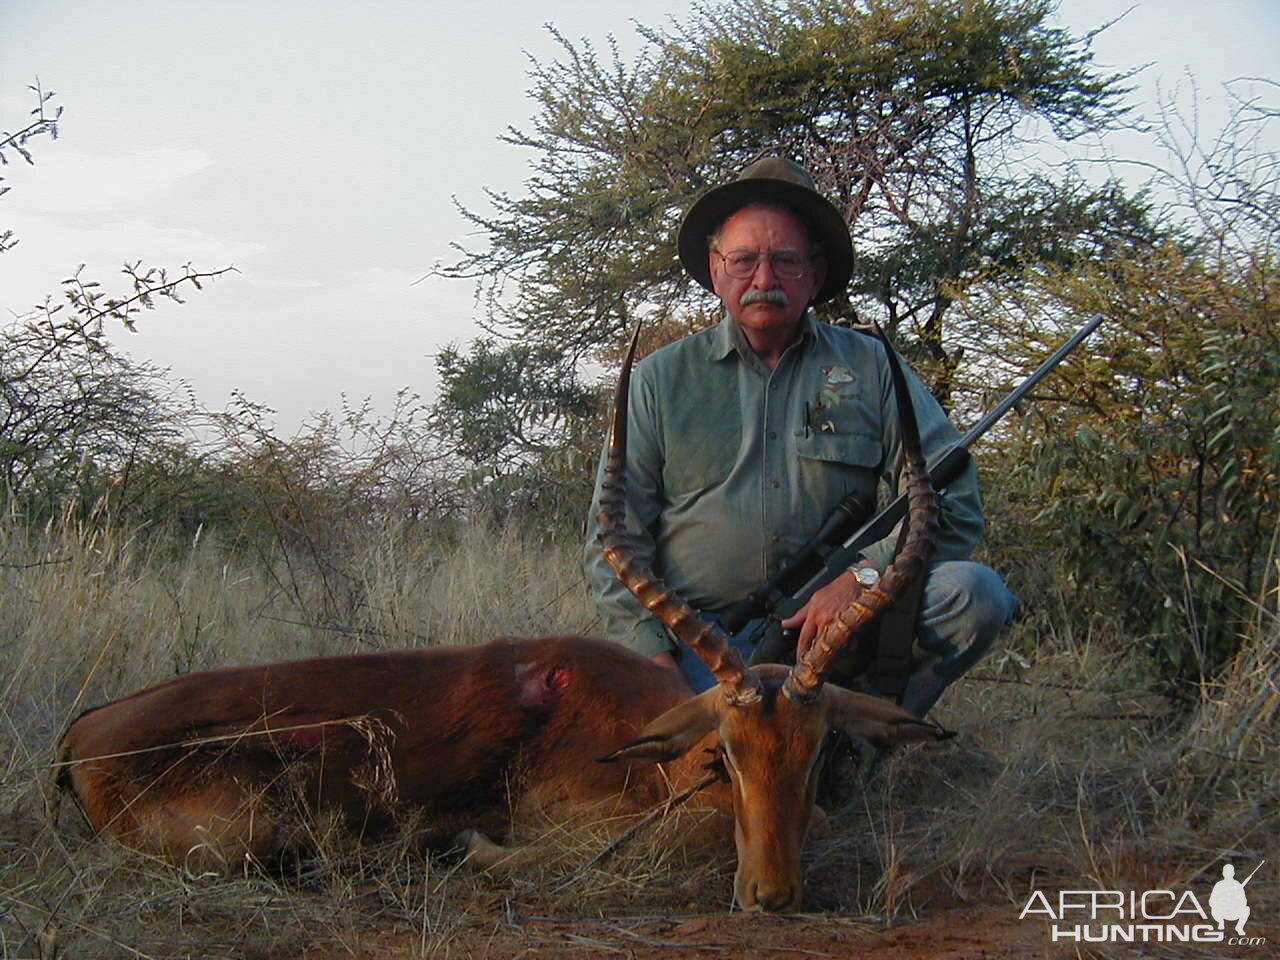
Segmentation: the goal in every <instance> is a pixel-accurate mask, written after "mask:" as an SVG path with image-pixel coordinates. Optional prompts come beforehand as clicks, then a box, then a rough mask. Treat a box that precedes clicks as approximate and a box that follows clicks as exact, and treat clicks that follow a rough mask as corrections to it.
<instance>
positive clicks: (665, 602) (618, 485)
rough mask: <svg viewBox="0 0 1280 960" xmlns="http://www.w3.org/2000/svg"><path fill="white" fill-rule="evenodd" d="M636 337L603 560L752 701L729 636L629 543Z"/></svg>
mask: <svg viewBox="0 0 1280 960" xmlns="http://www.w3.org/2000/svg"><path fill="white" fill-rule="evenodd" d="M639 340H640V328H639V327H638V326H637V327H636V332H635V334H634V335H633V336H632V338H631V346H630V348H629V349H628V350H627V359H626V361H625V362H624V363H623V365H622V373H621V375H620V376H619V377H618V391H617V393H616V394H615V395H614V399H613V424H612V426H611V427H610V429H609V455H608V457H607V459H606V460H605V467H604V479H603V481H602V482H601V485H600V513H599V514H598V516H597V519H598V522H599V524H600V533H599V535H598V536H597V539H598V540H599V542H600V546H601V547H602V548H603V551H604V558H605V560H606V561H607V562H608V564H609V566H611V567H612V568H613V571H614V573H616V574H617V575H618V579H619V580H620V581H621V582H622V584H623V585H624V586H625V587H626V588H627V589H628V590H630V591H631V592H632V593H633V594H634V595H635V597H636V599H637V600H639V601H640V602H641V603H642V604H644V606H645V609H647V610H648V611H649V612H650V613H652V614H653V615H654V616H655V617H657V618H658V619H659V620H661V621H662V622H663V623H664V624H666V625H667V629H669V630H670V631H671V632H672V633H673V634H675V636H676V638H677V639H679V640H680V642H681V643H683V644H684V645H685V646H687V647H688V648H689V649H690V650H692V651H693V652H694V653H695V654H697V655H698V657H699V658H700V659H701V660H702V662H703V663H705V664H706V665H707V669H708V670H710V671H711V675H712V676H713V677H715V678H716V680H717V681H718V682H719V683H720V684H721V685H722V686H723V687H724V688H725V691H726V694H727V695H728V698H729V700H730V702H731V703H735V704H747V703H752V702H754V701H756V700H758V699H760V681H759V680H758V679H757V678H756V675H755V674H754V673H752V672H751V670H749V669H748V668H747V665H746V664H745V663H744V662H743V660H742V657H741V655H739V653H738V651H737V650H735V649H734V648H733V646H732V645H730V643H729V637H728V635H727V634H726V633H725V632H724V631H723V630H721V629H720V628H719V627H718V626H716V624H714V623H712V622H710V621H708V620H705V619H703V618H702V617H700V616H699V615H698V614H697V612H696V611H695V610H694V609H693V608H692V607H690V606H689V604H687V603H686V602H685V601H684V600H683V599H682V598H681V597H680V596H679V595H678V594H676V593H675V592H674V591H672V590H670V589H668V587H667V585H666V584H664V583H663V582H662V580H661V579H659V578H658V577H657V576H656V575H655V574H654V572H653V571H652V570H651V569H649V568H648V567H647V566H646V565H644V564H643V563H640V562H639V561H637V560H636V558H635V551H634V550H633V549H632V548H631V546H629V545H628V543H627V526H626V518H627V476H626V462H627V400H628V394H629V390H630V386H631V364H632V361H633V360H634V359H635V353H636V344H637V343H638V342H639Z"/></svg>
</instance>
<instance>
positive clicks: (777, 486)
mask: <svg viewBox="0 0 1280 960" xmlns="http://www.w3.org/2000/svg"><path fill="white" fill-rule="evenodd" d="M780 486H782V482H781V481H779V480H775V481H773V489H775V490H777V489H778V488H779V487H780Z"/></svg>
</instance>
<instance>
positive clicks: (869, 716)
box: [822, 684, 955, 747]
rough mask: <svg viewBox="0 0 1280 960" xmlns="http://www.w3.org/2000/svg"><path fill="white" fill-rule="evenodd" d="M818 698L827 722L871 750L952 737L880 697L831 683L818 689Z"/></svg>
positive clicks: (948, 733) (941, 729)
mask: <svg viewBox="0 0 1280 960" xmlns="http://www.w3.org/2000/svg"><path fill="white" fill-rule="evenodd" d="M822 695H823V697H824V698H825V699H826V701H827V723H828V724H830V725H831V726H832V727H839V728H840V729H841V730H844V731H845V732H846V733H848V734H849V735H850V736H852V737H858V738H859V739H862V740H865V741H867V743H869V744H871V745H872V746H874V747H891V746H893V745H894V744H898V743H914V742H916V741H920V740H949V739H950V738H951V737H954V736H955V733H953V732H952V731H950V730H944V729H943V728H942V727H940V726H938V725H937V724H936V723H932V722H930V721H928V720H921V719H920V718H919V717H916V716H913V715H912V714H910V713H908V712H907V711H906V710H903V709H902V708H901V707H900V706H898V705H897V704H896V703H891V702H890V701H888V700H883V699H881V698H880V697H873V696H871V695H870V694H866V693H855V692H854V691H852V690H846V689H844V688H843V687H837V686H833V685H832V684H827V685H826V686H824V687H823V688H822Z"/></svg>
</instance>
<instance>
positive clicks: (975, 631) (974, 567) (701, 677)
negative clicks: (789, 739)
mask: <svg viewBox="0 0 1280 960" xmlns="http://www.w3.org/2000/svg"><path fill="white" fill-rule="evenodd" d="M1017 612H1018V600H1017V598H1016V597H1015V596H1014V595H1013V594H1012V593H1010V592H1009V589H1008V587H1006V586H1005V585H1004V581H1003V580H1001V579H1000V575H999V574H998V573H996V572H995V571H994V570H992V569H991V568H990V567H984V566H983V565H982V564H980V563H972V562H970V561H968V560H944V561H942V562H941V563H935V564H934V565H933V566H932V567H930V568H929V579H928V581H927V582H926V583H925V588H924V598H923V600H922V601H921V604H920V618H919V620H918V621H917V622H916V639H915V645H914V648H913V650H912V668H911V678H910V680H908V681H907V689H906V691H905V692H904V693H903V696H902V705H903V707H904V708H906V709H907V710H909V711H911V712H912V713H914V714H915V715H916V716H918V717H923V716H924V715H925V714H926V713H928V712H929V710H930V709H931V708H932V707H933V705H934V704H935V703H936V702H937V700H938V697H940V696H941V695H942V691H943V690H945V689H946V688H947V686H948V685H949V684H950V683H952V682H953V681H955V680H956V679H957V678H958V677H960V676H961V675H962V674H964V672H965V671H966V670H968V669H969V668H970V667H972V666H973V665H974V664H975V663H977V662H978V661H979V660H981V659H982V658H983V657H984V656H985V655H986V654H987V652H988V651H989V650H990V649H991V647H992V646H993V645H994V644H995V641H996V638H997V637H998V636H999V635H1000V631H1001V630H1003V629H1004V627H1005V625H1006V624H1007V623H1008V622H1009V621H1010V620H1012V619H1013V618H1014V616H1015V615H1016V614H1017ZM706 616H707V618H708V619H711V620H714V619H715V617H714V615H706ZM759 624H760V621H759V620H753V621H752V622H751V623H749V624H747V626H746V627H744V628H743V629H742V631H740V632H739V633H737V634H735V635H734V636H733V637H732V639H731V641H730V642H731V643H732V644H733V646H734V647H736V648H737V649H738V650H739V651H740V652H741V653H742V657H743V659H744V660H747V659H750V657H751V649H752V648H751V644H750V643H749V642H748V638H749V637H750V636H751V634H752V633H753V632H754V631H755V629H756V627H757V626H758V625H759ZM676 662H677V663H678V664H679V666H680V672H681V673H682V674H684V678H685V680H686V681H687V682H688V684H689V686H690V687H692V688H693V691H694V692H695V693H700V692H701V691H703V690H706V689H707V688H708V687H710V686H712V685H713V684H714V683H715V679H714V678H713V677H712V676H711V671H709V670H708V669H707V667H706V664H704V663H703V662H702V660H701V659H699V658H698V657H697V656H696V655H695V654H694V653H693V652H692V651H690V650H688V649H685V648H684V647H679V648H677V651H676Z"/></svg>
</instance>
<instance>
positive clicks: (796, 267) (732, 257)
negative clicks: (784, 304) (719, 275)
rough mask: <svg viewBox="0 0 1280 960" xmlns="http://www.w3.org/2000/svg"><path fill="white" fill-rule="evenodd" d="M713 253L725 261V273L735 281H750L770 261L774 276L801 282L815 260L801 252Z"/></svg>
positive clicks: (716, 251)
mask: <svg viewBox="0 0 1280 960" xmlns="http://www.w3.org/2000/svg"><path fill="white" fill-rule="evenodd" d="M711 252H712V253H714V254H715V255H716V256H718V257H719V258H720V259H721V260H723V261H724V272H725V273H727V274H728V275H729V276H731V277H733V278H734V279H735V280H750V279H751V277H752V276H753V275H754V274H755V272H756V267H758V266H760V261H761V260H768V261H769V266H770V267H772V268H773V275H774V276H775V277H777V278H778V279H779V280H799V279H800V278H801V277H803V276H804V272H805V270H806V269H807V268H808V265H809V264H810V263H811V262H812V260H813V257H807V256H805V255H804V254H802V253H801V252H800V251H799V250H770V251H768V252H767V253H761V252H760V251H759V250H747V249H741V250H730V251H729V252H728V253H721V252H720V251H719V250H712V251H711Z"/></svg>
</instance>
